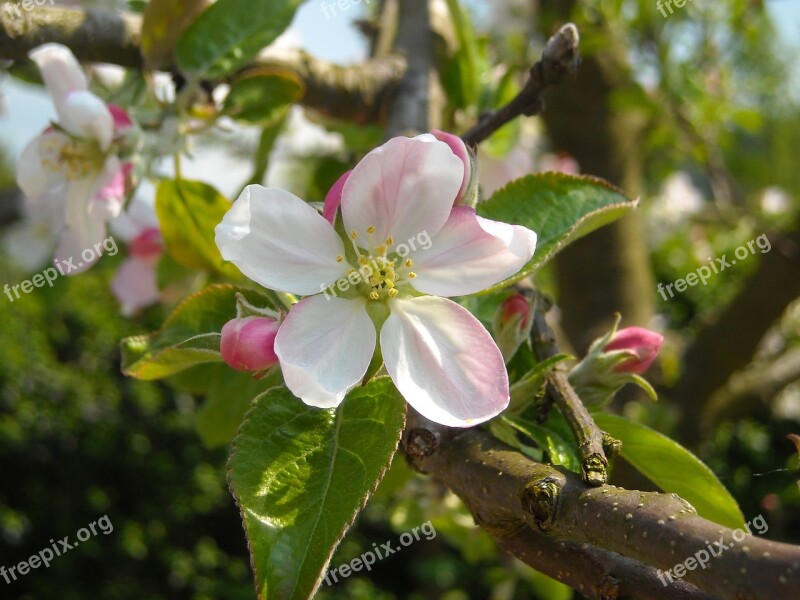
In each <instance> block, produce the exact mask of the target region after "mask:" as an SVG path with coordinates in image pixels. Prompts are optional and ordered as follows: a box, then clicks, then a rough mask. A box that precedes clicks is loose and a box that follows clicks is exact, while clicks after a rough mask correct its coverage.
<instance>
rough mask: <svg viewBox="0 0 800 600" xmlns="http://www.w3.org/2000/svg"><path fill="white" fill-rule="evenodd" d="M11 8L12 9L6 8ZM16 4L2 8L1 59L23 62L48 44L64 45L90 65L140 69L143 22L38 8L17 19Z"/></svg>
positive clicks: (105, 12) (101, 11)
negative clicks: (29, 55)
mask: <svg viewBox="0 0 800 600" xmlns="http://www.w3.org/2000/svg"><path fill="white" fill-rule="evenodd" d="M8 4H11V6H12V8H11V9H9V8H6V6H8ZM15 5H16V3H4V4H3V6H2V7H0V57H1V58H6V59H11V60H24V59H26V58H27V56H28V52H30V51H31V50H33V49H34V48H36V47H37V46H41V45H42V44H45V43H48V42H54V43H58V44H64V45H65V46H67V47H69V48H70V49H72V51H73V52H74V53H75V55H76V56H77V57H78V58H79V59H80V60H83V61H87V62H106V63H112V64H116V65H120V66H122V67H140V66H141V65H142V56H141V54H140V53H139V42H140V32H141V28H142V19H141V17H140V16H139V15H134V14H127V13H119V12H116V11H113V10H109V9H105V8H86V9H76V8H56V7H52V8H51V7H47V6H42V7H37V8H36V10H28V11H26V10H22V11H19V12H20V14H19V15H17V14H16V12H15V11H14V10H13V8H14V7H15Z"/></svg>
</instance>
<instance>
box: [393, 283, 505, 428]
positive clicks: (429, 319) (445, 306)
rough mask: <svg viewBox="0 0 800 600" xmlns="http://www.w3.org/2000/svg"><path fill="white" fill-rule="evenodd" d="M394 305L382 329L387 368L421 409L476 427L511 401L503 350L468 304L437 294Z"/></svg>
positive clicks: (434, 416) (433, 417) (449, 421)
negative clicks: (463, 305) (501, 351)
mask: <svg viewBox="0 0 800 600" xmlns="http://www.w3.org/2000/svg"><path fill="white" fill-rule="evenodd" d="M390 309H391V315H390V316H389V318H388V319H387V320H386V323H384V325H383V328H382V329H381V351H382V352H383V358H384V360H385V361H386V370H387V371H388V372H389V375H390V376H391V378H392V381H394V383H395V385H396V386H397V389H398V390H400V393H401V394H403V396H404V397H405V399H406V401H407V402H408V403H409V404H410V405H411V406H413V407H414V408H415V409H416V410H417V411H419V413H420V414H422V415H423V416H425V417H427V418H428V419H430V420H431V421H435V422H436V423H441V424H442V425H448V426H450V427H471V426H472V425H477V424H478V423H482V422H483V421H486V420H488V419H491V418H492V417H494V416H496V415H498V414H499V413H500V412H502V411H503V410H504V409H505V408H506V407H507V406H508V401H509V389H508V374H507V373H506V367H505V363H504V362H503V356H502V354H500V350H499V349H498V348H497V345H496V344H495V343H494V341H493V340H492V336H491V335H489V332H488V331H486V329H485V328H484V327H483V325H481V324H480V322H479V321H478V320H477V319H476V318H475V317H473V316H472V314H471V313H470V312H469V311H468V310H466V309H465V308H463V307H462V306H459V305H458V304H456V303H455V302H452V301H450V300H447V299H445V298H435V297H432V296H422V297H418V298H411V299H408V300H394V301H392V302H390Z"/></svg>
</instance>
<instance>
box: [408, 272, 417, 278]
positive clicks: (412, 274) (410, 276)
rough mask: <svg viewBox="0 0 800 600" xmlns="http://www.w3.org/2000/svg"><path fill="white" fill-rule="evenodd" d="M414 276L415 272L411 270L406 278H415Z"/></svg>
mask: <svg viewBox="0 0 800 600" xmlns="http://www.w3.org/2000/svg"><path fill="white" fill-rule="evenodd" d="M416 277H417V274H416V273H414V272H413V271H412V272H411V273H409V274H408V278H409V279H416Z"/></svg>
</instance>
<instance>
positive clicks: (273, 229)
mask: <svg viewBox="0 0 800 600" xmlns="http://www.w3.org/2000/svg"><path fill="white" fill-rule="evenodd" d="M463 177H464V165H463V163H462V162H461V160H460V159H459V158H458V157H456V156H455V155H454V154H453V152H452V151H451V150H450V148H449V147H448V146H447V145H446V144H444V143H442V142H440V141H438V140H436V138H434V137H433V136H432V135H430V134H425V135H421V136H418V137H416V138H405V137H397V138H393V139H391V140H389V141H388V142H386V143H385V144H384V145H382V146H380V147H379V148H376V149H375V150H373V151H371V152H370V153H369V154H367V156H366V157H365V158H364V159H363V160H362V161H361V162H360V163H359V164H358V165H357V166H356V167H355V169H354V170H353V172H352V173H351V174H350V176H349V177H348V178H347V180H346V182H345V183H344V186H343V189H342V195H341V209H342V222H343V224H344V228H345V232H346V233H344V234H343V236H342V237H340V235H339V233H337V231H336V230H335V229H334V227H333V226H332V225H331V223H330V222H329V221H328V220H326V219H325V218H324V217H323V216H322V215H320V213H318V212H317V211H316V210H315V209H314V208H313V207H312V206H310V205H309V204H307V203H305V202H303V201H302V200H301V199H300V198H298V197H296V196H294V195H293V194H290V193H289V192H286V191H284V190H281V189H276V188H263V187H261V186H257V185H251V186H248V187H247V188H246V189H245V190H244V192H242V194H241V195H240V196H239V198H238V199H237V200H236V202H234V204H233V206H232V207H231V209H230V210H229V211H228V212H227V213H226V215H225V216H224V218H223V220H222V222H221V223H220V224H219V225H218V226H217V228H216V241H217V246H218V247H219V249H220V252H221V253H222V256H223V258H225V259H226V260H229V261H231V262H233V263H234V264H235V265H236V266H237V267H238V268H239V269H240V270H241V271H242V273H244V274H245V275H246V276H248V277H249V278H251V279H252V280H254V281H256V282H258V283H259V284H261V285H263V286H265V287H267V288H270V289H273V290H276V291H279V292H283V293H289V294H296V295H300V296H307V297H306V298H304V299H303V300H301V301H300V302H299V303H297V304H295V305H294V306H293V307H292V309H291V310H290V312H289V314H288V316H287V317H286V320H285V321H284V322H283V324H282V325H281V328H280V330H279V331H278V334H277V336H276V339H275V353H276V354H277V356H278V358H279V360H280V366H281V370H282V372H283V377H284V381H285V383H286V385H287V387H288V388H289V389H290V390H291V391H292V392H293V393H294V394H295V395H296V396H298V397H299V398H301V399H302V400H303V401H304V402H305V403H306V404H309V405H311V406H317V407H322V408H331V407H335V406H337V405H338V404H339V403H340V402H341V401H342V400H343V398H344V397H345V395H346V394H347V392H348V391H349V390H351V389H352V388H353V387H355V386H356V385H358V384H359V382H361V381H362V379H363V378H364V376H365V375H366V373H367V370H368V368H369V365H370V363H371V362H372V360H373V354H374V353H375V351H376V346H377V345H378V344H380V353H381V356H382V358H383V360H384V363H385V366H386V370H387V371H388V373H389V376H390V377H391V378H392V380H393V382H394V383H395V385H396V386H397V388H398V389H399V391H400V393H402V394H403V396H404V397H405V399H406V400H407V401H408V402H409V404H411V405H412V406H413V407H414V408H415V409H416V410H418V411H419V412H420V413H421V414H422V415H424V416H426V417H427V418H429V419H431V420H433V421H436V422H438V423H442V424H444V425H450V426H456V427H465V426H470V425H474V424H477V423H480V422H482V421H485V420H487V419H490V418H491V417H493V416H495V415H497V414H498V413H500V412H501V411H502V410H503V409H504V408H505V407H506V406H507V405H508V400H509V388H508V374H507V372H506V369H505V365H504V362H503V357H502V355H501V353H500V351H499V349H498V348H497V345H496V344H495V343H494V341H493V340H492V338H491V336H490V335H489V333H488V332H487V331H486V329H485V328H484V327H483V325H481V323H480V322H479V321H478V320H477V319H476V318H475V317H473V316H472V314H471V313H470V312H469V311H467V310H466V309H465V308H463V307H462V306H460V305H458V304H456V303H455V302H453V301H451V300H448V299H446V297H448V296H461V295H467V294H473V293H476V292H479V291H481V290H484V289H486V288H487V287H489V286H491V285H493V284H495V283H498V282H499V281H502V280H503V279H505V278H507V277H509V276H510V275H513V274H514V273H516V272H517V271H518V270H519V269H520V268H521V267H522V266H524V265H525V264H526V263H527V262H528V261H529V260H530V258H531V256H532V255H533V252H534V249H535V245H536V234H535V233H534V232H532V231H530V230H528V229H526V228H524V227H520V226H515V225H509V224H506V223H500V222H495V221H490V220H487V219H483V218H481V217H478V216H477V215H476V214H475V211H474V209H472V208H469V207H466V206H455V207H454V206H453V204H454V201H455V199H456V196H457V195H458V193H459V190H460V189H461V185H462V182H463ZM423 233H424V234H425V236H427V237H428V238H429V239H430V240H431V243H430V244H425V245H423V246H421V247H420V246H414V247H413V248H412V247H411V246H410V245H409V244H406V241H407V240H409V241H410V240H414V239H417V238H418V236H421V235H422V234H423ZM342 278H344V279H345V280H347V281H349V282H350V283H351V284H352V285H350V286H349V287H348V288H347V290H346V291H344V292H342V293H341V294H339V295H334V296H332V297H328V296H326V295H325V294H322V293H320V292H321V291H323V290H325V289H326V288H327V287H329V286H331V285H332V284H334V282H336V281H337V280H341V279H342ZM428 294H430V295H428ZM439 296H444V297H439Z"/></svg>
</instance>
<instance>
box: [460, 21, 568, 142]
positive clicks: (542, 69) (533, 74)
mask: <svg viewBox="0 0 800 600" xmlns="http://www.w3.org/2000/svg"><path fill="white" fill-rule="evenodd" d="M579 41H580V36H579V35H578V29H577V28H576V27H575V25H573V24H572V23H567V24H566V25H563V26H562V27H561V28H560V29H559V30H558V31H557V32H556V33H554V34H553V35H552V37H550V39H549V40H548V41H547V44H546V45H545V47H544V50H542V58H541V60H539V61H538V62H537V63H536V64H534V65H533V67H531V70H530V72H529V75H530V77H528V81H526V82H525V86H524V87H523V88H522V90H520V92H519V94H517V95H516V96H515V97H514V98H513V99H512V100H511V102H509V103H508V104H506V105H505V106H504V107H502V108H500V109H499V110H496V111H493V112H490V113H488V114H486V115H485V116H483V117H482V118H481V120H480V121H479V122H478V123H477V124H476V125H475V126H474V127H473V128H472V129H470V130H469V131H468V132H467V133H465V134H464V135H463V136H462V139H463V140H464V142H465V143H466V144H467V145H468V146H471V147H472V148H476V147H477V146H478V144H480V143H481V142H482V141H483V140H485V139H486V138H488V137H489V136H490V135H492V134H493V133H494V132H495V131H497V130H498V129H500V128H501V127H502V126H503V125H505V124H506V123H508V122H509V121H512V120H514V119H516V118H517V117H519V116H521V115H525V116H526V117H532V116H533V115H536V114H539V113H540V112H541V111H542V109H543V108H544V100H542V94H543V93H544V91H545V90H546V89H547V88H549V87H550V86H551V85H556V84H558V83H560V82H561V80H562V79H563V78H564V77H565V76H566V75H573V74H574V73H575V71H576V70H577V68H578V65H579V64H580V53H579V51H578V44H579Z"/></svg>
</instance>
